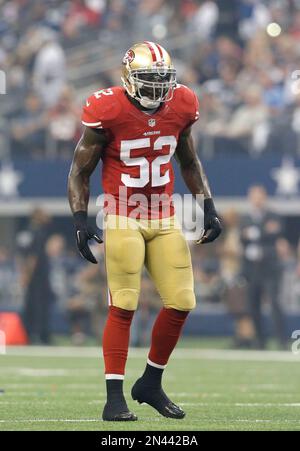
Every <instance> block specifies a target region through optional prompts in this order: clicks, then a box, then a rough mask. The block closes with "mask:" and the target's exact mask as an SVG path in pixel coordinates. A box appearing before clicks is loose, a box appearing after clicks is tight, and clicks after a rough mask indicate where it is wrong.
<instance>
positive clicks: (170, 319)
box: [148, 308, 189, 366]
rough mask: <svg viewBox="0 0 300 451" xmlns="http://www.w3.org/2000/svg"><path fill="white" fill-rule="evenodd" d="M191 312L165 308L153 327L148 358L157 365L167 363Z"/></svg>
mask: <svg viewBox="0 0 300 451" xmlns="http://www.w3.org/2000/svg"><path fill="white" fill-rule="evenodd" d="M188 314H189V312H182V311H179V310H175V309H166V308H163V309H161V311H160V312H159V314H158V317H157V318H156V321H155V323H154V326H153V329H152V339H151V348H150V352H149V355H148V359H149V360H150V361H151V363H156V364H157V365H163V366H164V365H166V364H167V362H168V360H169V357H170V355H171V354H172V351H173V349H174V348H175V346H176V343H177V341H178V339H179V337H180V334H181V330H182V327H183V325H184V322H185V320H186V317H187V316H188Z"/></svg>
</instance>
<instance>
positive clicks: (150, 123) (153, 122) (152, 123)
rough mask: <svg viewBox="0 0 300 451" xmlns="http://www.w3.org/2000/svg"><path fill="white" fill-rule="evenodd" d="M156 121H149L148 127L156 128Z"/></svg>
mask: <svg viewBox="0 0 300 451" xmlns="http://www.w3.org/2000/svg"><path fill="white" fill-rule="evenodd" d="M155 123H156V122H155V119H149V121H148V125H149V127H155Z"/></svg>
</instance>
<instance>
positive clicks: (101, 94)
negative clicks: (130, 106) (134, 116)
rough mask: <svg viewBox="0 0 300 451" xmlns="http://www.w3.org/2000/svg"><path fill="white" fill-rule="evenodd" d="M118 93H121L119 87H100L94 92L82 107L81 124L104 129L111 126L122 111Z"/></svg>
mask: <svg viewBox="0 0 300 451" xmlns="http://www.w3.org/2000/svg"><path fill="white" fill-rule="evenodd" d="M120 94H123V91H122V88H120V87H114V88H108V89H100V90H99V91H96V92H94V93H93V94H92V95H91V96H90V97H89V98H88V99H87V100H86V104H85V106H84V107H83V112H82V123H83V125H85V126H87V127H92V128H106V129H107V128H109V127H111V126H113V124H114V122H115V121H116V120H117V118H118V116H119V114H120V113H121V111H122V105H121V101H120Z"/></svg>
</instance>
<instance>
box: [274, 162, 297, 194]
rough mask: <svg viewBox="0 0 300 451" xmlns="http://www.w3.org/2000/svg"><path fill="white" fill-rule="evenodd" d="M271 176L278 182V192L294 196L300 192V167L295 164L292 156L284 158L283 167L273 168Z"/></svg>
mask: <svg viewBox="0 0 300 451" xmlns="http://www.w3.org/2000/svg"><path fill="white" fill-rule="evenodd" d="M271 177H272V178H273V179H274V180H275V181H276V183H277V188H276V194H279V195H282V196H294V195H296V194H298V193H299V189H298V184H299V181H300V168H297V166H295V164H294V160H293V159H292V158H289V157H285V158H283V160H282V164H281V167H280V168H275V169H272V171H271Z"/></svg>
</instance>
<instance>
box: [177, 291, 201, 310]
mask: <svg viewBox="0 0 300 451" xmlns="http://www.w3.org/2000/svg"><path fill="white" fill-rule="evenodd" d="M171 307H172V308H174V309H176V310H183V311H190V310H193V309H194V308H195V307H196V298H195V293H194V291H193V290H191V289H189V288H184V289H182V290H179V291H177V293H176V294H175V296H174V299H173V300H172V303H171Z"/></svg>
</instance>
